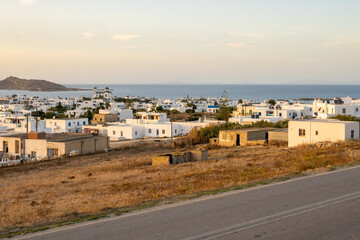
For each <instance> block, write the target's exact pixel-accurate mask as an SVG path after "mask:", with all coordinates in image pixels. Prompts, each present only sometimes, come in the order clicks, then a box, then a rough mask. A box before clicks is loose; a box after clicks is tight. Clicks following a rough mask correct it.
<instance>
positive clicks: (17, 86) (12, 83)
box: [0, 76, 88, 92]
mask: <svg viewBox="0 0 360 240" xmlns="http://www.w3.org/2000/svg"><path fill="white" fill-rule="evenodd" d="M0 90H25V91H36V92H57V91H84V90H88V89H80V88H67V87H65V86H63V85H60V84H57V83H53V82H49V81H46V80H35V79H29V80H27V79H21V78H18V77H13V76H10V77H7V78H5V79H4V80H2V81H0Z"/></svg>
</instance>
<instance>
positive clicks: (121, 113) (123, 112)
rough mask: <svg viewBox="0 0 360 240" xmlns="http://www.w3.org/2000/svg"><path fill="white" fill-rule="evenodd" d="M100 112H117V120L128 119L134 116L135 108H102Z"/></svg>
mask: <svg viewBox="0 0 360 240" xmlns="http://www.w3.org/2000/svg"><path fill="white" fill-rule="evenodd" d="M99 114H116V115H117V118H118V119H117V120H118V121H119V122H123V121H126V119H133V118H134V114H133V110H131V109H111V110H104V109H100V110H99Z"/></svg>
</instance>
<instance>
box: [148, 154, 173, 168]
mask: <svg viewBox="0 0 360 240" xmlns="http://www.w3.org/2000/svg"><path fill="white" fill-rule="evenodd" d="M171 158H172V156H171V154H167V155H159V156H152V166H169V165H170V159H171Z"/></svg>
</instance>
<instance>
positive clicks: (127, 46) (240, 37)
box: [0, 0, 360, 84]
mask: <svg viewBox="0 0 360 240" xmlns="http://www.w3.org/2000/svg"><path fill="white" fill-rule="evenodd" d="M359 9H360V1H359V0H341V1H339V0H151V1H150V0H127V1H126V0H1V2H0V79H4V78H6V77H8V76H17V77H21V78H26V79H30V78H31V79H46V80H49V81H54V82H57V83H61V84H96V83H101V84H145V83H146V84H153V83H154V84H359V83H360V81H359V80H360V71H359V69H360V14H359Z"/></svg>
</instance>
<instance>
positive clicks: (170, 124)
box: [170, 112, 173, 142]
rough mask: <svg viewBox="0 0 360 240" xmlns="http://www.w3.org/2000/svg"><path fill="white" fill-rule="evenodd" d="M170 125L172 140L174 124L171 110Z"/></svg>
mask: <svg viewBox="0 0 360 240" xmlns="http://www.w3.org/2000/svg"><path fill="white" fill-rule="evenodd" d="M170 126H171V131H170V132H171V135H170V136H171V142H172V141H173V124H172V113H171V112H170Z"/></svg>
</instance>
